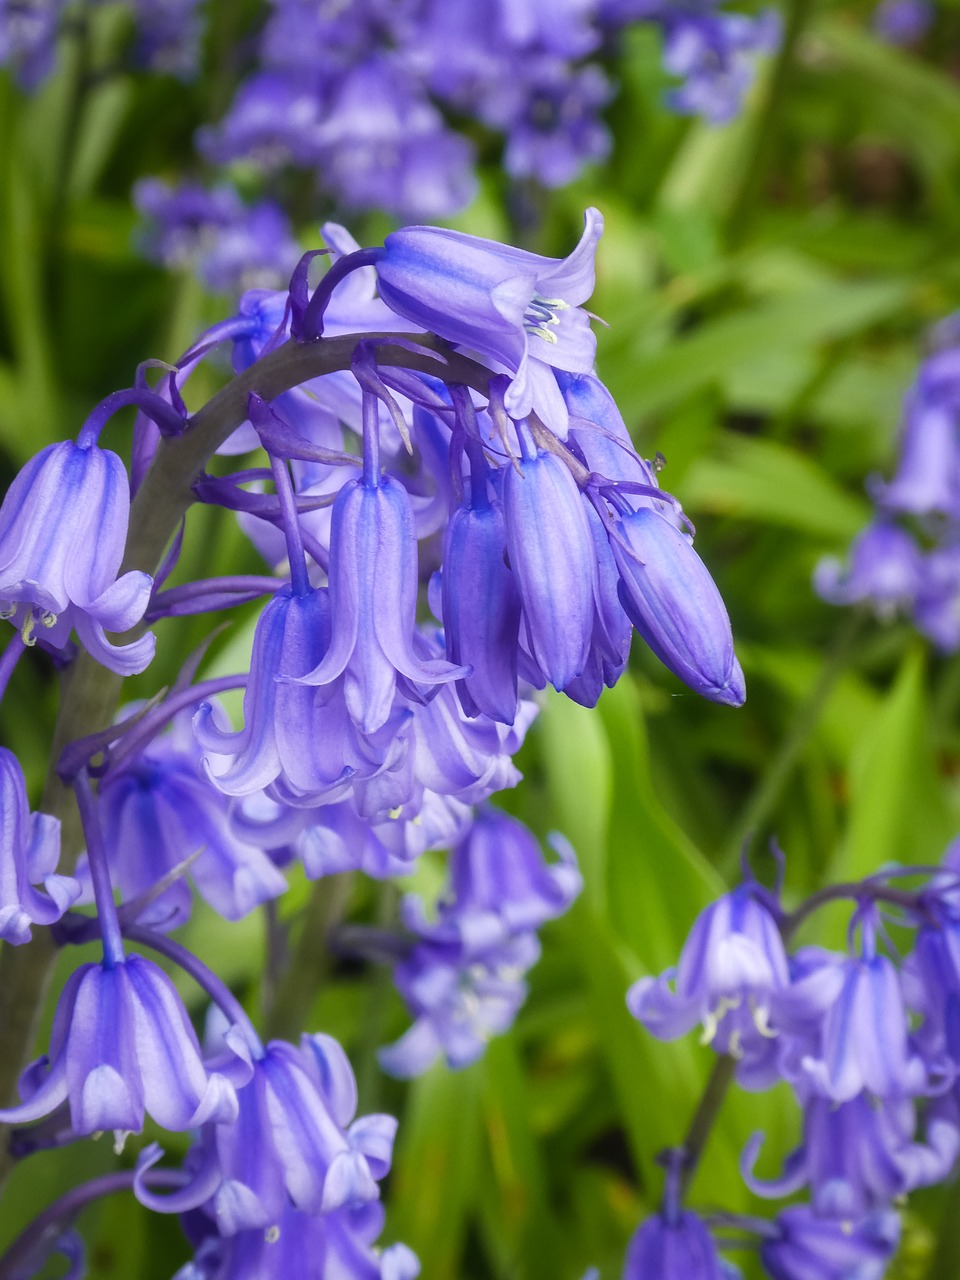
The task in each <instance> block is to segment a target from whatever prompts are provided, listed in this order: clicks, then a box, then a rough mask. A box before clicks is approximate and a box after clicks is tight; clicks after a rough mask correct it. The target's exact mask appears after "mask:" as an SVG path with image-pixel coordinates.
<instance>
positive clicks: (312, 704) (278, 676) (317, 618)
mask: <svg viewBox="0 0 960 1280" xmlns="http://www.w3.org/2000/svg"><path fill="white" fill-rule="evenodd" d="M330 631H331V623H330V613H329V604H328V598H327V592H326V591H325V590H324V589H318V590H311V591H308V592H306V594H304V595H297V594H296V592H295V591H294V590H293V588H292V587H290V586H285V587H281V589H280V590H279V591H278V592H277V593H276V595H275V596H274V598H273V599H272V600H271V601H270V602H269V603H268V604H267V606H266V608H265V609H264V611H263V613H262V614H261V615H260V618H259V620H258V622H257V628H256V631H255V633H254V646H253V654H252V657H251V665H250V680H249V682H248V684H247V688H246V691H245V693H244V700H243V707H244V727H243V729H241V730H239V731H238V732H232V731H231V730H230V729H229V728H228V727H227V726H226V725H225V724H224V722H223V720H222V718H221V717H220V714H219V713H218V711H217V709H216V708H215V707H213V706H211V705H210V704H204V705H203V706H201V708H200V710H199V711H198V712H197V716H196V719H195V722H194V731H195V733H196V735H197V739H198V741H199V743H200V745H201V747H202V748H203V750H204V752H205V753H206V755H207V766H208V769H209V771H210V774H211V776H212V777H213V779H214V781H215V782H216V785H217V786H218V787H219V788H220V789H221V791H223V792H225V793H226V794H227V795H231V796H244V795H251V794H253V793H254V792H256V791H259V790H261V789H262V788H264V787H267V786H271V787H272V788H273V790H274V791H275V792H276V793H277V796H278V798H280V799H286V800H287V801H290V802H293V803H301V804H303V803H306V804H308V805H310V804H318V803H321V802H323V801H336V800H339V799H342V798H343V797H344V796H346V795H347V794H349V790H350V787H351V786H352V785H353V784H354V783H355V781H356V780H358V779H363V778H369V777H371V776H373V775H375V774H377V773H379V772H381V771H382V770H384V769H390V768H395V767H396V763H397V751H398V750H402V749H403V745H404V744H403V743H398V741H397V734H398V731H399V729H400V727H401V726H402V725H403V724H404V723H405V722H406V721H407V720H408V719H409V715H410V713H409V712H408V711H405V710H403V709H402V708H400V709H398V710H397V711H396V712H395V713H394V714H388V717H387V719H386V720H385V721H384V723H383V725H382V726H378V730H379V732H374V731H372V730H371V731H369V732H367V733H361V732H359V731H358V729H357V727H356V725H355V724H354V721H353V719H351V715H350V713H349V711H348V708H347V705H346V704H345V702H344V696H345V694H344V682H343V681H342V680H338V679H337V678H336V677H332V678H331V680H330V682H328V683H327V684H326V685H325V686H324V687H319V688H318V687H315V686H314V685H313V684H312V683H309V682H307V681H305V680H304V679H303V677H305V676H308V675H309V673H311V672H312V671H313V669H314V668H315V667H316V664H317V663H318V662H320V661H321V660H322V659H323V657H324V655H325V654H326V653H328V652H330V649H329V647H328V646H329V643H330ZM390 710H391V711H392V706H391V709H390Z"/></svg>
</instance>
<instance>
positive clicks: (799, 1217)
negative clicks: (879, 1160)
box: [760, 1204, 900, 1280]
mask: <svg viewBox="0 0 960 1280" xmlns="http://www.w3.org/2000/svg"><path fill="white" fill-rule="evenodd" d="M774 1227H775V1232H774V1233H773V1234H771V1235H770V1236H769V1237H768V1238H767V1239H765V1240H763V1242H762V1243H761V1245H760V1261H761V1262H762V1263H763V1267H764V1270H765V1271H766V1273H767V1275H769V1276H770V1277H771V1280H851V1278H852V1277H856V1280H882V1277H883V1276H884V1275H886V1273H887V1265H888V1263H889V1262H890V1259H891V1258H892V1257H893V1255H894V1253H895V1252H896V1248H897V1245H898V1244H899V1243H900V1217H899V1215H898V1214H897V1213H895V1212H894V1211H893V1210H892V1209H885V1210H882V1211H881V1212H878V1213H875V1214H872V1215H871V1216H870V1217H868V1218H865V1219H863V1220H862V1221H861V1222H858V1223H856V1224H854V1223H851V1222H832V1221H830V1219H823V1218H820V1217H818V1216H817V1215H816V1214H815V1213H814V1212H813V1210H812V1209H811V1208H810V1206H809V1205H806V1204H794V1205H791V1206H790V1207H789V1208H788V1209H784V1210H783V1212H782V1213H781V1214H780V1215H779V1216H778V1217H777V1219H776V1222H775V1223H774Z"/></svg>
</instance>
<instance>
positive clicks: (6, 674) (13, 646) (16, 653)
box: [0, 631, 26, 702]
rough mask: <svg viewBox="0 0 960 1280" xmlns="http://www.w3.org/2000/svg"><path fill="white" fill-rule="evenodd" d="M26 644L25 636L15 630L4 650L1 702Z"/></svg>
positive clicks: (0, 671)
mask: <svg viewBox="0 0 960 1280" xmlns="http://www.w3.org/2000/svg"><path fill="white" fill-rule="evenodd" d="M25 647H26V646H25V645H24V643H23V636H22V635H21V634H20V632H19V631H15V632H14V633H13V636H12V637H11V639H10V643H9V644H8V645H7V647H6V648H5V649H4V651H3V657H0V702H2V701H3V695H4V694H5V693H6V691H7V685H8V684H9V682H10V677H11V676H12V675H13V672H14V669H15V668H16V665H17V663H18V662H19V661H20V655H21V653H23V651H24V648H25Z"/></svg>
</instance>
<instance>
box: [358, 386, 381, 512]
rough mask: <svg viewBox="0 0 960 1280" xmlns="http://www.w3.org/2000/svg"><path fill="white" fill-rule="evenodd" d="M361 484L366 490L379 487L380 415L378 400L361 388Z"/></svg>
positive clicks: (370, 392) (371, 393)
mask: <svg viewBox="0 0 960 1280" xmlns="http://www.w3.org/2000/svg"><path fill="white" fill-rule="evenodd" d="M362 394H363V483H364V484H365V485H366V487H367V488H368V489H376V488H379V485H380V413H379V408H378V406H379V403H380V402H379V400H378V399H377V397H376V395H374V393H373V392H372V391H368V390H367V389H366V387H364V388H363V393H362Z"/></svg>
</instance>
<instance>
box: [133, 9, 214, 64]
mask: <svg viewBox="0 0 960 1280" xmlns="http://www.w3.org/2000/svg"><path fill="white" fill-rule="evenodd" d="M199 10H200V0H134V12H135V14H136V19H137V25H138V28H139V30H138V35H137V48H136V56H137V61H138V62H139V63H140V64H141V65H142V66H147V67H150V68H151V70H153V71H162V72H165V73H167V74H168V75H174V76H178V77H179V78H180V79H181V80H190V79H192V77H193V76H195V75H196V72H197V59H198V56H199V52H200V49H199V46H200V39H201V37H202V35H203V20H202V17H201V13H200V12H199Z"/></svg>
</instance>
